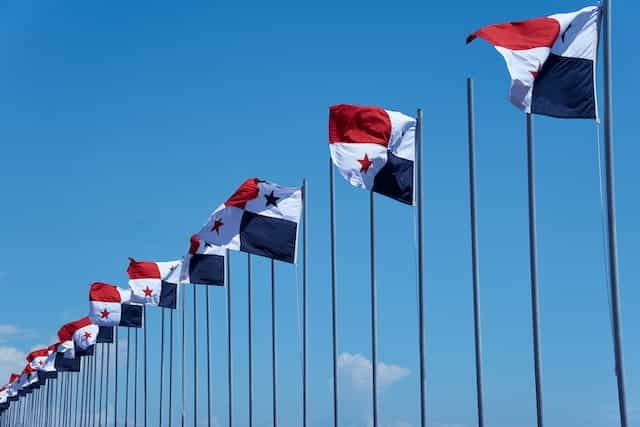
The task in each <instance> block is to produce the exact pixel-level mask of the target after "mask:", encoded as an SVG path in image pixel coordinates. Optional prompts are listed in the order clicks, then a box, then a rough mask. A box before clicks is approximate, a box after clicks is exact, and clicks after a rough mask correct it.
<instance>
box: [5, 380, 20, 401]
mask: <svg viewBox="0 0 640 427" xmlns="http://www.w3.org/2000/svg"><path fill="white" fill-rule="evenodd" d="M19 388H20V375H18V374H11V376H10V377H9V383H8V384H7V397H8V400H9V402H15V401H17V400H18V390H19Z"/></svg>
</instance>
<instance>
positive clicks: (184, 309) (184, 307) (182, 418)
mask: <svg viewBox="0 0 640 427" xmlns="http://www.w3.org/2000/svg"><path fill="white" fill-rule="evenodd" d="M181 293H182V313H181V315H180V318H181V320H182V336H181V340H182V358H181V363H180V365H181V366H180V370H181V378H180V381H181V399H182V403H181V405H180V425H181V427H184V426H185V424H184V422H185V414H184V406H185V372H186V370H185V362H186V355H185V351H186V342H185V337H186V317H187V316H186V314H187V301H186V300H187V293H186V292H184V291H183V292H181Z"/></svg>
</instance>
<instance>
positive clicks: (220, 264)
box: [181, 234, 226, 286]
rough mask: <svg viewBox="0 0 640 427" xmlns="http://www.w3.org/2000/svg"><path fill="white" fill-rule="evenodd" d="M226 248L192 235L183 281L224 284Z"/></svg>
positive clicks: (182, 274) (196, 283) (198, 283)
mask: <svg viewBox="0 0 640 427" xmlns="http://www.w3.org/2000/svg"><path fill="white" fill-rule="evenodd" d="M225 252H226V249H224V248H221V247H220V246H214V245H212V244H211V243H208V242H205V241H204V240H202V239H200V236H198V235H197V234H194V235H193V236H191V240H190V246H189V254H188V255H187V256H186V258H185V260H186V261H185V264H184V266H183V268H182V273H181V282H182V283H191V284H194V285H215V286H221V285H224V257H225Z"/></svg>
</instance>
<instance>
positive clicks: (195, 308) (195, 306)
mask: <svg viewBox="0 0 640 427" xmlns="http://www.w3.org/2000/svg"><path fill="white" fill-rule="evenodd" d="M191 286H193V425H194V426H197V425H198V304H197V301H198V290H197V288H196V285H191Z"/></svg>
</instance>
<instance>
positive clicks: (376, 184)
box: [329, 104, 416, 205]
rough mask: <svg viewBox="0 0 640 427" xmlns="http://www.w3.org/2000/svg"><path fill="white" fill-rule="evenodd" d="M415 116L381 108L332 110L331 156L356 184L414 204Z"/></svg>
mask: <svg viewBox="0 0 640 427" xmlns="http://www.w3.org/2000/svg"><path fill="white" fill-rule="evenodd" d="M415 131H416V119H414V118H413V117H409V116H407V115H405V114H402V113H398V112H396V111H389V110H384V109H382V108H379V107H364V106H358V105H349V104H339V105H334V106H332V107H330V109H329V148H330V152H331V159H332V160H333V163H334V164H335V165H336V167H337V168H338V170H339V171H340V173H341V174H342V176H344V177H345V179H346V180H347V181H349V183H350V184H351V185H353V186H355V187H360V188H364V189H366V190H369V191H373V192H375V193H379V194H382V195H384V196H387V197H390V198H392V199H395V200H397V201H399V202H402V203H405V204H408V205H413V203H414V200H415V197H414V196H415V195H414V187H415V186H414V181H415V175H414V173H415V172H414V171H415V167H414V162H415Z"/></svg>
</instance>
